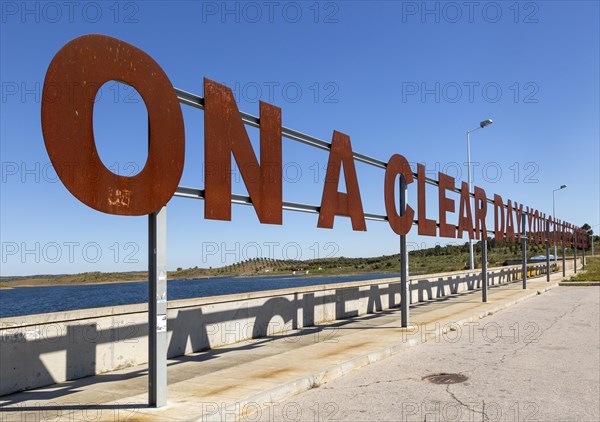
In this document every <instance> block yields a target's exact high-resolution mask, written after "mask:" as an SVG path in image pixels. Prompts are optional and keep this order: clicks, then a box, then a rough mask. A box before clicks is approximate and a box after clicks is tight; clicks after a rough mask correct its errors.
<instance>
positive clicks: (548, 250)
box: [546, 225, 556, 281]
mask: <svg viewBox="0 0 600 422" xmlns="http://www.w3.org/2000/svg"><path fill="white" fill-rule="evenodd" d="M549 236H550V234H549V232H548V225H546V281H550V238H549ZM554 259H556V257H555V258H554Z"/></svg>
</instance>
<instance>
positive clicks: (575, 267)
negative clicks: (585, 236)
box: [573, 233, 577, 274]
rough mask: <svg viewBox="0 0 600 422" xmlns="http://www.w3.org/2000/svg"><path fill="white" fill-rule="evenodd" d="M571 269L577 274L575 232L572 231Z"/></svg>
mask: <svg viewBox="0 0 600 422" xmlns="http://www.w3.org/2000/svg"><path fill="white" fill-rule="evenodd" d="M573 271H575V274H577V233H573Z"/></svg>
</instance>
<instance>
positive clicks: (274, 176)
mask: <svg viewBox="0 0 600 422" xmlns="http://www.w3.org/2000/svg"><path fill="white" fill-rule="evenodd" d="M110 80H116V81H120V82H123V83H126V84H129V85H131V86H133V87H134V88H135V89H136V90H137V91H138V92H139V93H140V95H141V96H142V98H143V99H144V102H145V104H146V107H147V110H148V120H149V146H148V160H147V162H146V165H145V167H144V168H143V169H142V171H141V172H140V173H139V174H137V175H136V176H132V177H126V176H119V175H116V174H114V173H112V172H111V171H110V170H108V169H107V168H106V166H104V165H103V163H102V161H101V160H100V157H99V156H98V151H97V149H96V145H95V141H94V133H93V125H92V117H93V109H94V97H95V93H96V92H97V91H98V89H99V88H100V87H101V86H102V84H104V83H105V82H108V81H110ZM63 84H68V86H72V87H73V92H72V94H71V95H69V96H58V95H54V96H53V95H52V92H53V91H52V89H50V88H51V87H52V86H61V85H63ZM47 88H48V89H47ZM90 92H91V93H92V94H94V95H90ZM204 95H205V97H204V98H200V97H198V99H196V98H195V97H194V96H193V95H192V94H189V93H184V92H181V91H179V90H176V89H175V88H173V86H172V84H171V82H170V81H169V78H168V77H167V75H166V74H165V73H164V72H163V70H162V69H161V68H160V66H159V65H158V64H157V63H156V62H155V61H154V60H153V59H152V58H151V57H150V56H149V55H148V54H146V53H144V52H143V51H142V50H140V49H138V48H136V47H134V46H132V45H130V44H127V43H125V42H123V41H120V40H117V39H115V38H111V37H108V36H104V35H86V36H82V37H79V38H76V39H74V40H73V41H71V42H69V43H67V44H66V45H65V46H64V47H63V48H62V49H60V51H59V52H58V53H57V54H56V56H55V57H54V59H53V60H52V62H51V63H50V66H49V68H48V72H47V74H46V79H45V81H44V94H43V97H42V129H43V134H44V141H45V143H46V149H47V151H48V154H49V156H50V159H51V161H52V164H53V165H54V167H55V168H56V172H57V174H58V176H59V177H60V179H61V180H62V181H63V183H64V184H65V186H66V187H67V189H69V191H70V192H71V193H72V194H73V195H74V196H75V197H76V198H78V199H79V200H80V201H82V202H83V203H85V204H86V205H88V206H90V207H92V208H94V209H96V210H99V211H102V212H105V213H109V214H117V215H145V214H150V213H153V212H155V211H157V210H159V209H160V208H161V207H162V206H164V205H165V204H166V203H167V202H168V201H169V199H170V198H171V197H172V196H173V195H174V194H175V192H176V190H177V189H178V183H179V180H180V178H181V174H182V171H183V164H184V163H183V162H184V126H183V117H182V113H181V108H180V104H179V103H180V102H181V103H183V104H187V105H192V106H194V107H197V108H201V109H204V131H205V132H204V138H205V139H204V151H205V161H206V163H205V168H204V172H205V181H206V185H205V188H204V190H202V191H201V195H198V197H200V198H202V199H204V200H205V204H204V207H205V208H204V209H205V217H206V218H207V219H216V220H230V219H231V203H232V192H231V157H232V156H233V157H234V159H235V160H236V163H237V165H238V167H239V168H240V172H241V175H242V178H243V181H244V184H245V186H246V188H247V190H248V193H249V196H248V197H247V198H245V199H244V201H243V202H242V203H246V204H250V205H252V206H253V207H254V209H255V211H256V214H257V216H258V219H259V221H260V222H261V223H265V224H282V210H283V209H291V210H297V211H308V212H316V213H318V214H319V218H318V222H317V226H318V227H321V228H333V225H334V220H335V217H336V216H346V217H349V218H350V219H351V222H352V229H353V230H357V231H365V230H367V227H366V224H365V221H366V219H373V220H379V221H387V222H388V223H389V224H390V227H391V228H392V230H393V231H394V232H395V233H396V234H399V235H406V234H407V233H408V232H409V231H410V228H411V227H412V225H413V224H415V225H417V226H418V233H419V234H420V235H425V236H440V237H446V238H457V237H458V238H463V237H467V238H469V239H485V238H487V234H488V229H487V227H486V217H487V215H488V204H491V205H492V207H493V214H494V230H493V233H494V237H495V239H496V240H497V241H503V240H506V241H511V242H519V241H520V240H521V237H522V227H521V225H522V223H521V220H522V216H523V215H525V216H526V219H527V227H528V228H529V230H528V232H527V234H526V236H527V240H528V241H530V242H534V243H538V244H540V243H544V242H545V241H546V239H548V241H549V242H550V243H551V244H554V243H555V242H564V243H565V244H566V245H567V246H573V245H576V246H577V247H580V248H583V247H585V246H586V243H587V236H586V235H585V234H584V233H583V232H582V230H581V229H580V228H578V227H576V226H574V225H572V224H569V223H566V222H563V221H560V220H556V221H555V220H554V219H553V218H552V216H550V215H546V214H545V213H542V212H540V211H538V210H535V209H530V208H529V207H525V210H523V204H517V203H516V202H514V201H511V200H508V201H507V202H506V203H505V202H504V200H503V198H502V197H501V196H500V195H497V194H494V195H493V200H492V199H489V198H488V197H487V195H486V193H485V191H484V190H483V189H482V188H480V187H477V186H475V187H474V193H471V192H469V188H468V185H467V184H466V183H462V184H461V186H460V188H457V187H456V183H455V180H454V178H453V177H451V176H448V175H446V174H443V173H438V180H437V181H436V180H432V179H428V178H427V177H426V176H425V166H424V165H423V164H418V165H417V172H416V173H413V172H412V171H411V169H410V167H409V165H408V162H407V161H406V159H405V158H404V157H403V156H401V155H399V154H394V155H393V156H392V157H391V158H390V160H389V161H388V162H382V161H379V160H376V159H373V158H370V157H367V156H364V155H362V154H358V153H355V152H353V151H352V146H351V142H350V137H349V136H348V135H346V134H343V133H341V132H338V131H333V137H332V142H331V143H328V142H325V141H322V140H320V139H317V138H314V137H311V136H308V135H304V134H302V133H300V132H297V131H294V130H291V129H287V128H282V124H281V109H280V108H279V107H276V106H275V105H272V104H268V103H266V102H261V103H260V117H254V116H250V115H247V114H245V113H242V112H240V111H239V110H238V108H237V105H236V103H235V99H234V96H233V93H232V92H231V89H230V88H228V87H227V86H225V85H221V84H219V83H217V82H214V81H212V80H210V79H204ZM245 124H250V125H252V126H255V127H259V128H260V160H259V159H257V157H256V154H255V152H254V149H253V147H252V145H251V143H250V140H249V137H248V134H247V132H246V130H245V128H244V125H245ZM283 136H285V137H287V138H289V139H292V140H296V141H299V142H302V143H305V144H309V145H311V146H314V147H317V148H322V149H327V150H329V162H328V165H327V174H326V180H325V184H324V186H323V194H322V198H321V204H320V206H310V205H303V204H291V205H290V204H286V203H284V202H283V200H282V196H283V195H282V147H281V143H282V137H283ZM355 160H358V161H362V162H365V163H367V164H370V165H374V166H376V167H380V168H384V169H385V177H384V180H383V183H384V193H385V197H384V203H385V209H386V215H383V216H380V215H375V214H367V213H365V212H364V210H363V206H362V200H361V195H360V188H359V183H358V177H357V175H356V169H355V166H354V161H355ZM342 165H343V170H344V171H343V173H342V172H341V168H342ZM342 176H343V177H344V181H345V185H346V192H340V191H339V182H340V177H342ZM398 177H401V178H402V180H403V181H404V183H405V184H406V185H409V184H411V183H412V182H413V180H414V178H416V179H417V182H418V183H417V197H418V207H417V220H414V215H415V211H414V209H413V208H412V207H410V206H409V205H407V206H406V207H405V210H401V211H402V212H399V210H398V209H397V207H396V204H397V200H396V197H395V181H396V179H397V178H398ZM426 184H432V185H435V186H437V188H438V219H437V221H436V220H435V219H431V218H427V209H426V192H425V191H426V189H425V187H426ZM449 193H454V194H456V193H458V194H459V195H460V197H459V200H458V204H457V203H456V200H455V199H452V198H450V197H449V196H448V194H449ZM237 197H240V195H237ZM472 198H474V204H472V202H471V199H472ZM490 211H491V210H490ZM453 214H457V220H458V224H457V225H455V224H453V223H450V222H449V218H448V217H449V216H450V215H453ZM547 233H550V234H551V235H548V234H547Z"/></svg>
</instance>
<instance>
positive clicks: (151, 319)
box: [148, 207, 167, 407]
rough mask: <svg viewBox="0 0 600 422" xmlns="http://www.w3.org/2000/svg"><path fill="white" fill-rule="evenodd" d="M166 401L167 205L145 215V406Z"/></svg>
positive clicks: (165, 402) (159, 404) (163, 403)
mask: <svg viewBox="0 0 600 422" xmlns="http://www.w3.org/2000/svg"><path fill="white" fill-rule="evenodd" d="M165 404H167V208H166V207H162V209H160V210H159V211H158V212H156V213H154V214H149V215H148V405H149V406H152V407H161V406H164V405H165Z"/></svg>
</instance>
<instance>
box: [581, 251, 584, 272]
mask: <svg viewBox="0 0 600 422" xmlns="http://www.w3.org/2000/svg"><path fill="white" fill-rule="evenodd" d="M581 255H582V256H581V259H582V262H583V268H582V270H585V248H581Z"/></svg>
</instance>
